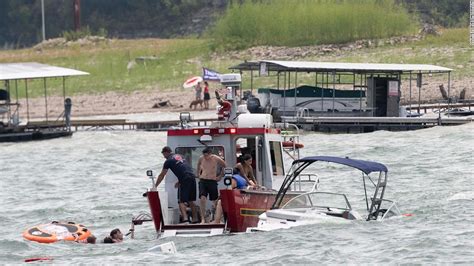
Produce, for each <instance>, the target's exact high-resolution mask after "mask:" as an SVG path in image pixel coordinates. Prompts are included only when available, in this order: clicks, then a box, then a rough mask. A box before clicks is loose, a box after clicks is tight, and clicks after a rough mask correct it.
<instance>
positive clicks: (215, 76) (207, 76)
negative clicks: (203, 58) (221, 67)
mask: <svg viewBox="0 0 474 266" xmlns="http://www.w3.org/2000/svg"><path fill="white" fill-rule="evenodd" d="M202 78H203V80H207V81H219V82H220V81H221V73H219V72H217V71H214V70H212V69H209V68H205V67H203V68H202Z"/></svg>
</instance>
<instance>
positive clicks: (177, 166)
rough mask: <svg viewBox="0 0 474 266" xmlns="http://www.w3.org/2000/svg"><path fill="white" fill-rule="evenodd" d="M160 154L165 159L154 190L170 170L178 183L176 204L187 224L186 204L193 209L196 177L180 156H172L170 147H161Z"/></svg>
mask: <svg viewBox="0 0 474 266" xmlns="http://www.w3.org/2000/svg"><path fill="white" fill-rule="evenodd" d="M161 154H162V155H163V157H165V159H166V161H165V162H164V163H163V169H162V170H161V173H160V174H159V175H158V178H157V180H156V184H155V188H157V187H158V185H160V183H161V181H163V178H164V177H165V176H166V173H167V172H168V169H171V172H173V174H174V175H175V176H176V177H177V178H178V182H179V184H178V185H179V186H178V189H179V193H178V195H179V199H178V203H179V210H180V212H181V217H182V219H183V221H185V222H189V217H188V214H187V206H186V203H188V205H189V207H190V208H191V210H194V209H195V204H194V201H195V200H196V176H195V175H194V172H193V169H192V168H191V166H190V165H189V164H188V163H187V162H186V160H185V159H184V157H183V156H181V155H180V154H173V153H172V151H171V148H170V147H168V146H165V147H163V149H162V150H161Z"/></svg>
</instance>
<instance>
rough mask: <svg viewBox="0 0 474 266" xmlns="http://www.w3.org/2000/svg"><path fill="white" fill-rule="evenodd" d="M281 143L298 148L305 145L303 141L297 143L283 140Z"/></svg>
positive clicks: (286, 146) (284, 145) (285, 146)
mask: <svg viewBox="0 0 474 266" xmlns="http://www.w3.org/2000/svg"><path fill="white" fill-rule="evenodd" d="M281 145H282V146H283V147H284V148H296V149H301V148H303V147H304V145H303V143H297V142H293V141H283V142H282V143H281Z"/></svg>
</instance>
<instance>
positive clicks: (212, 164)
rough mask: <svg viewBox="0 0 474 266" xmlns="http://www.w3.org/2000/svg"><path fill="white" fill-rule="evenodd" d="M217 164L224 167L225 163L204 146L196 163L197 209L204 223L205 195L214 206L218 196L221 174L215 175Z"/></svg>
mask: <svg viewBox="0 0 474 266" xmlns="http://www.w3.org/2000/svg"><path fill="white" fill-rule="evenodd" d="M217 166H220V167H221V168H224V167H226V163H225V161H224V160H222V159H221V158H220V157H219V156H217V155H214V154H212V151H211V148H209V147H206V148H204V150H202V156H201V157H199V160H198V163H197V176H198V177H199V199H200V204H199V207H200V208H199V209H200V211H201V223H205V221H206V220H205V213H206V203H207V196H208V195H209V200H210V201H212V203H213V206H214V208H215V207H216V200H217V198H218V196H219V191H218V190H217V182H218V181H219V180H220V179H221V176H218V175H217Z"/></svg>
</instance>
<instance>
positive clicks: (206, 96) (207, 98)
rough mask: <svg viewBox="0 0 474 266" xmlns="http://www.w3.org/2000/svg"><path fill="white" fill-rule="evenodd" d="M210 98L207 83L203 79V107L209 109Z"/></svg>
mask: <svg viewBox="0 0 474 266" xmlns="http://www.w3.org/2000/svg"><path fill="white" fill-rule="evenodd" d="M210 99H211V94H209V83H207V81H204V108H205V109H209V100H210Z"/></svg>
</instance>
